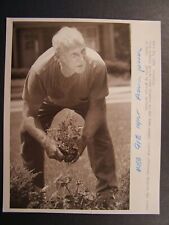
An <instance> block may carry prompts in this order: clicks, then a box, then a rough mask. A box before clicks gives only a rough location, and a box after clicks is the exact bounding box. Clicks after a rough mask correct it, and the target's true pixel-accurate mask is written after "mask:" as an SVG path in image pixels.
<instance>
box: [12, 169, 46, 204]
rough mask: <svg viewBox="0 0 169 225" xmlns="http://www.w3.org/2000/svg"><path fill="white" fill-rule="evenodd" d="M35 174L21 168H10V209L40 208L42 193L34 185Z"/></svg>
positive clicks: (42, 200)
mask: <svg viewBox="0 0 169 225" xmlns="http://www.w3.org/2000/svg"><path fill="white" fill-rule="evenodd" d="M36 176H37V174H34V173H33V172H32V171H28V170H27V169H25V168H24V167H22V166H11V168H10V207H11V208H41V205H43V203H44V201H45V196H44V193H43V192H42V191H41V189H39V188H37V186H35V185H34V183H33V181H34V179H35V177H36Z"/></svg>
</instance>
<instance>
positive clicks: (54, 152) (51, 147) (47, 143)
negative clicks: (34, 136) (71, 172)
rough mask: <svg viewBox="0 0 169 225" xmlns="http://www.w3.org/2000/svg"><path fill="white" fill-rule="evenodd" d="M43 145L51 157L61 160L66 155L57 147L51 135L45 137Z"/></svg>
mask: <svg viewBox="0 0 169 225" xmlns="http://www.w3.org/2000/svg"><path fill="white" fill-rule="evenodd" d="M42 145H43V147H44V148H45V151H46V154H47V155H48V157H49V158H50V159H56V160H58V161H60V162H61V161H62V160H63V159H64V155H63V154H62V153H61V151H60V150H59V149H58V148H57V146H56V144H55V142H54V141H53V140H52V139H50V138H49V137H47V136H46V137H45V139H44V140H43V144H42Z"/></svg>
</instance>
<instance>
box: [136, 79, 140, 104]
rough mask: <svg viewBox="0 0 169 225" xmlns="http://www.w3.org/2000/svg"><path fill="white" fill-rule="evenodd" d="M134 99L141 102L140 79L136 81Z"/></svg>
mask: <svg viewBox="0 0 169 225" xmlns="http://www.w3.org/2000/svg"><path fill="white" fill-rule="evenodd" d="M135 97H136V99H137V100H139V101H141V77H139V78H138V80H137V84H136V92H135Z"/></svg>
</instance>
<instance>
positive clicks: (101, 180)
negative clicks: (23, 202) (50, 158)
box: [21, 101, 117, 192]
mask: <svg viewBox="0 0 169 225" xmlns="http://www.w3.org/2000/svg"><path fill="white" fill-rule="evenodd" d="M62 109H63V107H60V106H56V105H55V104H52V103H49V102H46V101H44V102H43V104H42V106H41V108H40V109H39V112H38V116H37V118H36V121H37V124H38V127H39V128H41V129H43V130H46V129H48V128H49V127H50V125H51V123H52V120H53V118H54V116H55V115H56V114H57V113H58V112H60V111H61V110H62ZM70 109H73V110H74V111H75V112H77V113H78V114H80V115H81V116H82V117H83V118H84V119H85V116H86V113H87V111H88V104H87V103H83V104H80V105H78V106H75V107H73V108H70ZM96 119H97V118H96ZM21 143H22V145H21V153H22V157H23V162H24V165H25V167H27V168H28V169H29V170H33V171H34V172H36V173H39V174H38V175H37V177H36V179H35V184H36V185H37V186H39V187H43V186H44V150H43V148H42V147H41V145H40V144H39V143H38V142H37V141H36V140H35V139H34V138H33V137H31V136H30V135H29V134H28V133H27V132H25V131H22V130H21ZM87 149H88V155H89V159H90V164H91V168H92V170H93V172H94V174H95V176H96V178H97V186H96V191H97V192H100V191H104V190H107V189H111V188H112V187H114V186H117V183H116V174H115V159H114V149H113V145H112V141H111V137H110V134H109V131H108V128H107V123H106V121H105V122H104V123H103V124H102V125H101V126H100V127H99V129H98V130H97V131H96V133H95V135H94V137H93V138H92V141H91V142H90V144H88V146H87Z"/></svg>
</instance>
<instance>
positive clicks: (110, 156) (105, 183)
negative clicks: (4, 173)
mask: <svg viewBox="0 0 169 225" xmlns="http://www.w3.org/2000/svg"><path fill="white" fill-rule="evenodd" d="M52 45H53V46H52V47H51V48H50V49H48V50H47V51H46V52H45V53H43V54H42V55H41V56H40V57H39V58H38V59H37V60H36V62H35V63H34V64H33V65H32V67H31V69H30V71H29V73H28V75H27V78H26V81H25V85H24V90H23V100H24V107H23V126H22V131H21V143H22V146H21V147H22V149H21V152H22V157H23V161H24V165H25V166H26V167H27V168H28V169H29V170H34V172H40V173H39V175H38V176H37V177H36V180H35V183H36V185H37V186H39V187H43V186H44V177H43V169H44V168H43V161H44V151H43V149H44V150H45V151H46V153H47V155H48V157H49V158H51V159H56V160H58V161H62V160H63V159H64V156H63V154H62V153H61V152H60V151H59V149H57V147H56V145H55V143H54V142H53V141H52V140H50V139H49V137H47V135H46V130H47V129H48V128H49V127H50V125H51V122H52V120H53V118H54V116H55V115H56V114H57V113H58V112H59V111H61V110H62V109H64V108H69V109H72V110H74V111H75V112H77V113H79V114H80V115H81V116H82V117H83V118H84V119H85V125H84V128H83V135H82V138H81V149H80V152H81V154H82V152H83V150H84V149H85V147H86V146H87V149H88V155H89V159H90V164H91V167H92V170H93V172H94V174H95V176H96V178H97V186H96V192H97V196H98V199H100V200H101V201H102V200H103V201H107V202H108V201H109V200H110V198H111V197H112V196H113V193H114V190H115V189H116V187H117V184H116V175H115V160H114V150H113V145H112V142H111V138H110V134H109V131H108V128H107V122H106V104H105V97H106V96H107V95H108V87H107V72H106V66H105V63H104V62H103V60H102V59H101V57H100V56H99V55H98V54H97V53H96V52H95V51H94V50H92V49H90V48H87V47H86V46H85V42H84V39H83V36H82V34H81V33H80V32H79V31H78V30H77V29H76V28H69V27H63V28H62V29H60V30H59V31H58V32H57V33H56V34H55V35H54V37H53V39H52Z"/></svg>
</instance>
